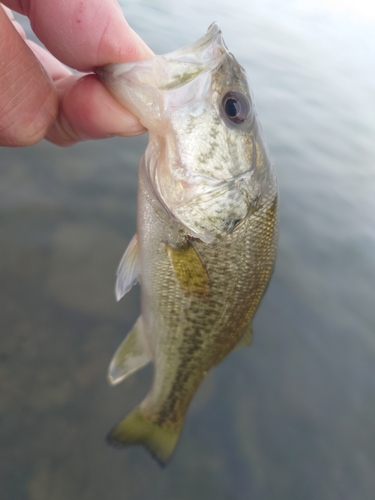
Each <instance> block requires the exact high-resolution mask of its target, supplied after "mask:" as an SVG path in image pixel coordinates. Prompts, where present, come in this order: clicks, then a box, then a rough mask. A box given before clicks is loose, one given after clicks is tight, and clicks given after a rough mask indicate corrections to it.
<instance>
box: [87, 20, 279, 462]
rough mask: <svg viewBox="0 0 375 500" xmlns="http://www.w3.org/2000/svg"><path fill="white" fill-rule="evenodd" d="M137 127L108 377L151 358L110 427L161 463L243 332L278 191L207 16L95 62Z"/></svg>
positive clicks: (244, 83)
mask: <svg viewBox="0 0 375 500" xmlns="http://www.w3.org/2000/svg"><path fill="white" fill-rule="evenodd" d="M97 75H98V77H99V79H100V81H101V82H102V83H103V84H104V85H105V87H106V88H107V89H108V91H109V92H110V93H111V94H112V95H113V96H114V97H115V98H116V99H117V100H118V102H119V103H120V104H122V105H123V106H125V107H126V108H127V109H128V110H130V111H131V112H132V113H134V115H136V116H137V117H139V119H140V121H141V123H142V124H143V125H144V127H145V128H146V129H148V134H149V135H148V145H147V148H146V151H145V153H144V155H143V157H142V159H141V160H140V165H139V175H138V195H137V196H138V201H137V232H136V234H135V236H134V237H133V239H132V240H131V242H130V244H129V246H128V248H127V249H126V251H125V254H124V256H123V258H122V260H121V262H120V265H119V268H118V271H117V280H116V288H115V291H116V298H117V300H120V299H121V297H123V296H124V295H125V294H126V293H127V292H129V290H130V289H131V288H132V286H133V285H134V284H136V283H137V282H139V283H140V285H141V315H140V317H139V318H138V320H137V321H136V323H135V325H134V327H133V328H132V330H131V331H130V333H129V334H128V335H127V336H126V337H125V340H124V341H123V343H122V344H121V345H120V346H119V348H118V350H117V351H116V352H115V355H114V357H113V359H112V361H111V363H110V366H109V369H108V378H109V381H110V383H111V384H113V385H115V384H117V383H119V382H121V381H122V380H124V379H125V378H126V377H128V376H129V375H131V374H132V373H134V372H136V371H137V370H139V369H141V368H142V367H144V366H146V365H147V364H148V363H149V362H152V363H153V365H154V374H153V382H152V387H151V389H150V392H149V393H148V394H147V396H146V397H145V398H144V400H143V401H142V402H141V403H140V404H139V405H138V406H137V407H136V408H135V409H134V410H132V411H131V412H130V413H129V414H128V415H127V416H126V417H125V418H124V419H123V420H121V421H120V422H119V423H118V424H117V425H116V426H115V427H114V428H113V429H112V430H111V431H110V433H109V435H108V441H109V443H110V444H112V445H114V446H119V447H122V446H129V445H136V444H139V445H143V446H144V447H145V448H146V449H148V451H149V452H150V453H151V455H152V456H153V457H154V458H156V459H157V461H158V462H159V463H160V464H161V465H162V466H164V465H165V464H166V463H167V462H168V461H169V459H170V457H171V455H172V453H173V451H174V448H175V446H176V443H177V441H178V438H179V435H180V433H181V430H182V427H183V423H184V419H185V415H186V412H187V409H188V407H189V403H190V402H191V399H192V398H193V396H194V394H195V392H196V391H197V389H198V387H199V386H200V384H201V383H202V381H203V380H204V378H205V375H206V374H207V372H208V371H209V370H210V369H211V368H212V367H214V366H215V365H217V364H219V363H220V362H221V361H222V360H223V359H224V358H225V357H226V356H227V355H228V354H229V353H230V352H232V351H233V350H236V349H239V348H241V347H245V346H247V345H250V343H251V340H252V326H251V323H252V318H253V316H254V314H255V312H256V310H257V308H258V306H259V303H260V301H261V299H262V297H263V295H264V293H265V291H266V288H267V285H268V283H269V280H270V277H271V275H272V272H273V269H274V263H275V258H276V249H277V226H278V224H277V220H278V217H277V207H278V191H277V181H276V174H275V169H274V166H273V163H272V161H271V159H270V154H269V152H268V149H267V146H266V144H265V141H264V138H263V133H262V129H261V126H260V124H259V120H258V116H257V113H256V110H255V106H254V98H253V95H252V93H251V91H250V88H249V85H248V80H247V77H246V73H245V70H244V69H243V67H242V66H241V65H240V64H239V63H238V62H237V60H236V59H235V57H234V56H233V55H232V54H231V53H230V52H229V51H228V49H227V47H226V45H225V42H224V40H223V36H222V33H221V30H220V28H219V26H218V24H217V23H213V24H212V25H211V26H210V27H209V28H208V31H207V32H206V34H205V35H204V36H203V37H202V38H200V39H199V40H198V41H196V42H194V43H191V44H190V45H187V46H186V47H184V48H181V49H178V50H176V51H174V52H171V53H169V54H166V55H158V56H155V57H154V58H152V59H149V60H144V61H138V62H130V63H119V64H110V65H107V66H103V67H101V68H98V69H97Z"/></svg>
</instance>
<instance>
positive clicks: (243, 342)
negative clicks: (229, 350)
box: [233, 323, 253, 351]
mask: <svg viewBox="0 0 375 500" xmlns="http://www.w3.org/2000/svg"><path fill="white" fill-rule="evenodd" d="M252 340H253V327H252V325H251V323H250V325H249V326H248V327H247V328H246V330H245V333H244V334H243V335H242V337H241V338H240V340H239V341H238V343H237V344H236V345H235V346H234V349H233V350H234V351H237V349H242V347H247V346H248V345H250V344H251V342H252Z"/></svg>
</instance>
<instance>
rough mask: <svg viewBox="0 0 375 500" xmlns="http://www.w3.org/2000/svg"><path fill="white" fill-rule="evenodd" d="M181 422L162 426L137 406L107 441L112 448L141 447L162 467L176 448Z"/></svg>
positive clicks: (117, 426)
mask: <svg viewBox="0 0 375 500" xmlns="http://www.w3.org/2000/svg"><path fill="white" fill-rule="evenodd" d="M182 425H183V422H182V421H181V422H179V423H177V424H173V425H172V426H170V424H169V425H168V426H167V425H165V426H162V425H160V424H158V423H156V422H153V421H152V420H151V418H150V417H149V415H148V413H147V412H146V411H145V410H144V409H143V408H142V407H141V406H137V407H136V408H135V409H134V410H133V411H132V412H131V413H129V415H127V416H126V417H125V418H124V419H123V420H121V422H119V423H118V424H117V425H116V426H115V427H114V428H113V429H112V430H111V432H110V433H109V434H108V436H107V441H108V442H109V444H111V445H113V446H118V447H120V446H131V445H135V444H140V445H143V446H144V447H145V448H146V449H147V450H148V451H149V452H150V453H151V455H152V456H153V457H154V458H155V459H156V460H157V461H158V462H159V464H160V465H161V466H162V467H164V466H165V465H166V464H167V463H168V461H169V459H170V457H171V455H172V453H173V450H174V448H175V446H176V443H177V440H178V438H179V435H180V432H181V429H182Z"/></svg>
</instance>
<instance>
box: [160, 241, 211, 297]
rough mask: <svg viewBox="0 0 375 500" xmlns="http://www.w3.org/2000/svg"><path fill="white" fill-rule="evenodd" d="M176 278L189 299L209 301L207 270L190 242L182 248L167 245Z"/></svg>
mask: <svg viewBox="0 0 375 500" xmlns="http://www.w3.org/2000/svg"><path fill="white" fill-rule="evenodd" d="M167 250H168V255H169V258H170V260H171V263H172V267H173V271H174V275H175V278H176V280H177V282H178V284H179V286H180V287H181V288H182V290H183V291H184V293H185V295H186V296H188V297H194V298H198V299H207V298H208V297H209V294H210V280H209V277H208V274H207V269H206V267H205V265H204V263H203V262H202V260H201V258H200V256H199V255H198V253H197V252H196V250H195V248H194V247H193V245H192V244H191V243H190V241H187V242H186V245H184V246H183V247H181V248H172V247H170V246H169V245H167Z"/></svg>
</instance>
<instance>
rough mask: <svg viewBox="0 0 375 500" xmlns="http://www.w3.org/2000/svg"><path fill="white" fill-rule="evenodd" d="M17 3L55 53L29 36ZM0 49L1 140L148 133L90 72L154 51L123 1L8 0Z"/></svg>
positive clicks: (60, 140) (67, 140) (68, 140)
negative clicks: (130, 20) (126, 15)
mask: <svg viewBox="0 0 375 500" xmlns="http://www.w3.org/2000/svg"><path fill="white" fill-rule="evenodd" d="M7 7H8V8H7ZM9 9H12V10H13V11H16V12H18V13H20V14H23V15H26V16H27V17H28V18H29V19H30V23H31V27H32V29H33V31H34V32H35V34H36V35H37V37H38V38H39V40H40V41H41V42H42V43H43V44H44V45H45V47H46V48H47V49H48V51H49V52H48V51H47V50H44V49H42V48H41V47H40V46H38V45H36V44H35V43H33V42H31V41H29V40H26V36H25V33H24V31H23V29H22V27H21V26H20V25H19V24H18V23H17V22H15V21H14V18H13V15H12V12H11V11H10V10H9ZM0 47H1V52H0V70H1V71H0V110H1V113H0V146H13V147H18V146H29V145H32V144H35V143H37V142H39V141H40V140H41V139H43V138H46V139H48V140H49V141H51V142H53V143H55V144H58V145H60V146H67V145H70V144H73V143H75V142H77V141H82V140H85V139H100V138H105V137H109V136H112V135H121V136H132V135H138V134H141V133H143V132H144V131H145V129H144V127H143V126H142V125H141V123H140V122H139V119H138V118H136V117H135V116H134V115H133V114H132V113H130V112H129V111H127V110H126V109H125V108H124V107H123V106H121V105H120V104H119V103H118V102H117V101H116V100H115V99H114V98H113V97H112V96H111V95H110V94H109V92H108V91H107V90H106V89H105V87H104V86H103V85H102V84H101V83H100V82H99V80H98V79H97V77H96V75H94V74H84V73H90V72H92V71H93V70H94V69H95V68H96V67H97V66H102V65H105V64H109V63H118V62H128V61H136V60H142V59H149V58H151V57H153V53H152V51H151V50H150V49H149V48H148V47H147V45H146V44H145V43H144V42H143V41H142V40H141V38H140V37H139V36H138V35H137V34H136V33H135V32H134V31H133V30H132V29H131V28H130V27H129V25H128V24H127V22H126V20H125V18H124V17H123V14H122V11H121V8H120V6H119V5H118V4H117V2H116V0H83V1H80V0H65V1H64V2H62V1H61V0H6V1H4V2H3V8H2V7H1V5H0ZM65 65H66V66H65ZM67 66H69V67H71V68H74V69H76V70H78V71H79V72H81V73H80V74H73V73H72V72H71V70H70V69H69V68H68V67H67Z"/></svg>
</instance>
